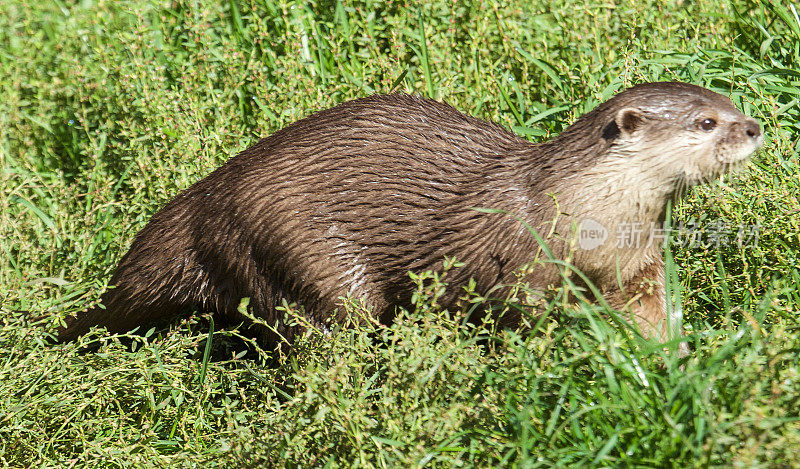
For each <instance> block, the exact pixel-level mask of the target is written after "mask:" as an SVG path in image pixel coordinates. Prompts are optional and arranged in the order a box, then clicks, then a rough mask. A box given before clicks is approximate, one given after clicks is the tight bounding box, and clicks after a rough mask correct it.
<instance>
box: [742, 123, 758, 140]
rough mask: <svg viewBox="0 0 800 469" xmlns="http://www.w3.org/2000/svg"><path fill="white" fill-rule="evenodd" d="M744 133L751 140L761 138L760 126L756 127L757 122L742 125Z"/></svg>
mask: <svg viewBox="0 0 800 469" xmlns="http://www.w3.org/2000/svg"><path fill="white" fill-rule="evenodd" d="M744 132H745V133H746V134H747V136H748V137H750V138H753V139H755V138H758V137H760V136H761V126H760V125H758V122H756V121H750V122H747V123H746V124H745V125H744Z"/></svg>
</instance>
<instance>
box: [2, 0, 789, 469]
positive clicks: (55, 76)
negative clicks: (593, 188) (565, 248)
mask: <svg viewBox="0 0 800 469" xmlns="http://www.w3.org/2000/svg"><path fill="white" fill-rule="evenodd" d="M678 4H679V5H678ZM796 8H797V7H793V6H791V3H790V2H782V1H779V0H778V1H775V2H769V3H764V4H760V3H758V2H754V1H749V0H745V1H737V2H733V3H727V2H722V3H720V2H719V1H716V2H712V1H707V0H700V1H697V2H660V1H646V2H629V3H621V4H617V3H615V2H596V3H593V4H590V5H586V4H585V3H584V2H562V1H557V0H556V1H516V2H515V1H512V2H493V1H481V0H479V1H475V2H457V1H449V2H447V1H436V2H424V3H421V4H414V3H408V2H370V1H367V2H362V3H350V2H335V1H325V2H303V3H300V2H298V3H296V4H293V3H288V2H286V3H281V2H273V1H271V0H261V1H256V0H252V1H239V0H230V1H226V2H203V1H202V0H199V1H192V2H189V1H183V0H177V1H171V2H163V1H162V2H155V1H149V0H147V1H143V2H140V1H136V2H133V1H122V2H93V1H85V0H81V1H65V0H53V1H51V2H47V1H45V2H24V1H19V0H8V1H4V2H0V96H1V97H2V99H0V162H2V173H0V188H2V195H1V196H0V253H1V254H0V302H2V326H1V327H0V344H2V345H1V346H0V462H2V463H3V464H6V465H10V466H64V465H81V466H82V465H97V464H103V465H108V466H115V467H116V466H142V465H212V466H225V467H228V466H235V465H251V464H262V465H291V464H296V465H298V466H308V465H317V466H323V465H330V466H332V467H335V466H345V467H349V466H366V467H372V466H381V467H384V466H394V467H397V466H400V467H406V466H423V465H428V466H443V467H452V466H455V465H459V466H476V465H477V466H487V465H500V466H505V465H516V466H525V467H528V466H531V467H533V466H554V465H556V466H559V465H564V466H565V465H582V466H616V465H637V466H679V467H685V466H726V467H729V466H731V465H738V466H758V465H764V466H780V465H785V466H796V465H797V459H796V457H795V456H794V454H795V453H796V449H797V448H798V447H800V420H799V418H800V410H798V409H800V376H798V375H799V374H800V319H799V318H798V313H800V293H798V285H800V203H799V202H798V197H800V176H798V174H800V164H799V163H798V151H797V150H798V147H799V146H800V139H799V138H798V132H799V131H800V19H799V18H798V14H800V11H797V9H796ZM654 80H681V81H688V82H692V83H696V84H699V85H704V86H707V87H710V88H712V89H714V90H717V91H719V92H721V93H724V94H726V95H730V96H731V98H732V99H733V101H734V102H735V103H736V105H737V106H738V107H739V108H740V109H742V110H743V111H745V112H746V113H748V114H750V115H752V116H754V117H756V118H758V119H759V120H760V121H761V122H762V123H763V125H764V128H765V131H766V134H767V142H766V144H765V148H764V149H763V150H762V151H761V152H760V153H759V154H758V155H757V156H756V158H755V159H754V161H753V163H752V164H751V166H750V168H749V169H748V170H747V171H746V172H745V173H743V174H739V175H733V176H728V177H725V179H724V180H723V181H721V182H719V183H718V184H715V185H713V186H709V187H702V188H697V189H694V190H693V191H692V192H691V193H690V194H689V195H688V197H687V198H686V200H685V201H684V202H683V203H681V204H679V206H678V207H676V210H675V220H676V222H678V223H681V222H683V223H687V224H688V223H699V224H700V225H703V226H709V224H712V223H715V222H723V223H725V224H728V225H731V226H732V225H755V224H758V225H759V226H760V238H759V243H758V245H757V246H756V247H753V248H750V249H745V250H739V249H737V248H735V247H732V246H722V247H716V246H695V247H681V246H676V247H675V248H674V249H673V254H674V257H675V266H674V267H673V268H672V269H671V273H677V277H676V278H677V283H679V284H680V291H681V293H682V303H683V308H684V312H685V327H686V329H687V331H688V332H689V338H688V340H689V343H690V345H691V346H692V347H693V349H694V351H693V353H692V355H691V357H689V358H688V359H685V360H682V361H679V360H677V359H676V358H675V356H674V354H668V353H665V352H664V351H663V350H662V348H661V347H660V346H658V345H656V344H652V343H650V342H647V341H645V340H642V339H640V338H638V337H637V336H636V334H633V333H631V332H630V331H629V330H628V329H626V328H625V327H624V326H623V325H620V324H619V323H618V322H615V321H612V322H609V321H608V320H605V319H602V318H603V317H607V314H598V313H604V312H603V311H598V310H597V308H595V307H591V306H586V305H584V306H583V307H582V308H581V309H579V310H576V311H572V312H564V311H560V312H559V311H558V310H557V311H554V312H552V314H550V315H549V316H547V317H546V318H544V319H543V320H541V321H539V322H538V323H537V324H536V325H537V326H538V327H536V328H535V329H536V330H535V331H534V332H530V331H516V332H513V331H496V330H493V328H492V325H491V324H487V325H484V326H482V327H471V326H467V325H463V324H462V321H461V317H462V316H461V315H459V314H457V313H455V312H453V313H450V312H446V311H441V310H440V309H438V308H437V307H435V305H432V304H431V302H432V299H433V298H432V297H433V296H435V293H436V291H437V289H438V288H440V287H442V286H443V285H442V283H446V276H445V277H444V280H442V278H441V277H431V276H423V277H420V278H419V279H418V281H419V282H422V284H421V285H420V286H419V293H420V295H419V298H420V303H419V305H418V306H419V307H418V308H417V309H418V311H413V312H409V313H408V314H407V315H403V316H401V317H400V318H399V319H398V321H397V322H396V323H395V324H394V325H392V326H391V327H390V328H387V329H381V328H377V329H376V328H375V327H374V326H371V325H369V324H363V323H362V324H361V325H359V326H353V327H351V328H348V329H344V330H341V331H338V333H337V334H335V335H334V336H333V337H332V338H321V337H309V338H307V340H305V341H303V342H301V343H300V344H298V351H297V353H296V354H295V355H293V356H292V357H291V358H290V359H286V360H283V361H281V362H280V363H278V364H277V365H275V364H274V362H271V361H270V360H269V358H268V357H267V356H265V352H264V351H262V350H261V349H260V348H259V347H258V346H257V344H255V343H253V342H252V341H250V340H249V339H247V338H246V337H240V336H239V334H238V332H237V331H236V330H235V329H222V330H219V329H217V330H216V331H215V332H214V334H213V337H212V338H211V339H209V330H213V328H212V327H210V326H209V324H208V319H207V318H204V317H191V318H184V320H183V321H182V322H176V323H175V324H173V325H172V326H171V327H169V328H166V329H161V330H156V331H151V332H150V333H148V334H147V335H146V336H145V337H144V338H142V337H119V336H114V337H108V336H106V335H103V334H102V333H101V332H97V333H94V334H91V335H89V336H87V337H86V338H85V339H83V343H90V342H91V343H93V344H94V345H96V346H97V347H98V348H97V349H96V351H93V352H91V353H79V350H78V349H79V344H67V345H52V344H51V343H49V341H48V337H47V336H48V334H49V333H52V331H53V326H54V324H55V322H56V321H57V320H58V318H59V317H60V316H61V315H64V314H67V313H70V312H75V311H78V310H81V309H83V308H85V307H86V306H88V305H89V304H91V303H93V302H95V301H97V298H98V297H99V294H100V292H101V291H102V289H103V288H104V284H105V282H106V281H107V279H108V276H109V275H110V272H111V270H112V269H113V267H114V265H115V261H116V260H117V259H118V258H119V256H120V255H121V254H122V253H123V252H124V250H125V249H126V246H127V245H128V244H129V242H130V241H131V239H132V237H133V235H134V234H135V233H136V231H137V230H138V229H140V228H141V227H142V226H143V225H144V224H145V223H146V221H147V220H148V218H149V217H150V216H151V215H152V214H153V213H154V212H155V211H156V210H157V209H158V208H159V207H161V206H163V205H164V204H165V203H166V202H167V201H168V200H169V199H170V198H171V197H172V196H174V195H175V194H176V193H177V192H178V191H179V190H180V189H183V188H185V187H187V186H189V185H190V184H192V183H193V182H195V181H197V180H198V179H199V178H201V177H202V176H203V175H205V174H207V173H208V172H209V171H211V170H212V169H213V168H214V167H216V166H218V165H219V164H221V163H222V162H223V161H225V160H226V159H227V158H229V157H230V156H232V155H234V154H236V153H237V152H238V151H240V150H242V149H244V148H246V147H247V146H248V145H250V144H252V143H254V142H255V141H256V140H257V139H258V138H259V137H261V136H265V135H268V134H270V133H272V132H274V131H275V130H277V129H279V128H281V127H282V126H284V125H286V124H288V123H290V122H292V121H295V120H297V119H299V118H301V117H303V116H305V115H307V114H309V113H310V112H312V111H315V110H319V109H323V108H326V107H330V106H333V105H335V104H336V103H339V102H341V101H344V100H347V99H351V98H355V97H358V96H365V95H369V94H372V93H376V92H389V91H391V90H404V91H408V92H415V93H420V94H424V95H430V96H433V97H435V98H437V99H444V100H447V101H448V102H450V103H451V104H453V105H455V106H456V107H458V108H459V109H461V110H463V111H465V112H468V113H470V114H473V115H476V116H479V117H483V118H490V119H493V120H496V121H498V122H500V123H502V124H503V125H506V126H508V127H509V128H512V129H514V130H515V131H516V132H518V133H520V134H522V135H524V136H526V137H529V138H531V139H534V140H541V139H545V138H547V137H548V136H551V135H554V134H556V133H558V132H559V131H561V130H562V129H563V128H564V127H565V126H566V125H568V124H569V123H570V122H572V121H573V120H574V119H575V118H576V117H577V116H579V115H580V114H582V113H584V112H586V111H587V110H589V109H591V108H593V107H594V106H596V105H597V104H598V103H600V102H602V101H603V100H605V99H607V98H608V97H609V96H611V95H612V94H613V93H614V92H616V91H618V90H620V89H621V88H624V87H625V86H628V85H631V84H635V83H639V82H642V81H654ZM412 288H413V285H412V283H411V280H409V289H412ZM478 307H480V305H478ZM348 308H349V309H350V310H351V311H352V314H354V315H358V314H359V313H360V310H359V308H358V307H357V305H349V306H348ZM16 310H25V311H31V312H33V314H34V315H39V314H44V315H47V316H49V317H52V318H53V319H52V320H49V321H48V322H49V325H47V326H46V327H44V328H43V327H41V326H35V325H32V324H31V315H29V314H25V313H16V312H13V311H16ZM605 313H607V312H605ZM356 322H357V321H355V320H354V323H356ZM681 366H682V368H681Z"/></svg>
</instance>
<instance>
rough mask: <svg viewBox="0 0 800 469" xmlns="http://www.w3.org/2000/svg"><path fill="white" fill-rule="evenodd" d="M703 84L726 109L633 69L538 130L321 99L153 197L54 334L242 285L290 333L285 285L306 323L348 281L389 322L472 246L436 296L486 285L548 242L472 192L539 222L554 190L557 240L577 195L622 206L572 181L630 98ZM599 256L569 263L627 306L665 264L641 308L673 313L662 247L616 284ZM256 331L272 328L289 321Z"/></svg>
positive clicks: (533, 278)
mask: <svg viewBox="0 0 800 469" xmlns="http://www.w3.org/2000/svg"><path fill="white" fill-rule="evenodd" d="M692 99H695V100H699V101H703V102H706V103H707V105H709V106H722V107H725V108H726V109H729V108H730V109H733V107H732V105H731V104H730V101H728V100H727V99H726V98H723V97H722V96H720V95H717V94H715V93H712V92H710V91H708V90H705V89H703V88H699V87H695V86H692V85H685V84H680V83H658V84H649V85H640V86H639V87H634V88H632V89H629V90H627V91H625V92H623V93H620V94H619V95H617V96H616V97H614V98H612V99H611V100H609V101H607V102H606V103H603V104H601V105H600V106H599V107H597V108H596V109H595V110H593V111H592V112H590V113H587V114H586V115H584V116H583V117H581V118H580V119H579V120H578V121H577V122H575V123H574V124H573V125H572V126H570V127H569V128H568V129H566V130H565V131H564V132H563V133H562V134H560V135H559V136H557V137H556V138H554V139H553V140H551V141H549V142H545V143H541V144H533V143H530V142H528V141H526V140H524V139H522V138H520V137H518V136H516V135H514V134H513V133H510V132H509V131H507V130H505V129H504V128H502V127H500V126H498V125H496V124H493V123H490V122H486V121H483V120H479V119H476V118H472V117H469V116H466V115H464V114H462V113H460V112H458V111H457V110H455V109H454V108H452V107H450V106H449V105H446V104H442V103H439V102H436V101H432V100H428V99H423V98H419V97H413V96H408V95H403V94H396V95H379V96H372V97H368V98H363V99H358V100H355V101H350V102H346V103H344V104H341V105H339V106H336V107H334V108H332V109H328V110H324V111H321V112H318V113H316V114H313V115H311V116H310V117H308V118H305V119H302V120H300V121H298V122H296V123H294V124H291V125H289V126H287V127H286V128H284V129H282V130H280V131H278V132H276V133H274V134H273V135H271V136H269V137H267V138H264V139H262V140H260V141H259V142H258V143H256V144H255V145H253V146H252V147H250V148H248V149H247V150H245V151H243V152H242V153H240V154H239V155H237V156H236V157H234V158H231V159H230V160H229V161H228V162H227V163H225V164H224V165H223V166H221V167H220V168H218V169H217V170H215V171H214V172H212V173H211V174H209V175H208V176H207V177H206V178H204V179H202V180H201V181H199V182H197V183H196V184H194V185H192V186H191V187H189V188H188V189H186V190H185V191H183V192H182V193H181V194H179V195H178V196H177V197H175V198H174V199H173V200H172V201H170V202H169V203H168V204H167V205H166V206H165V207H164V208H163V209H162V210H160V211H159V212H158V213H156V214H155V215H154V216H153V217H152V219H151V220H150V222H149V223H148V224H147V225H146V226H145V227H144V228H143V229H142V230H141V231H140V232H139V233H138V234H137V235H136V237H135V239H134V241H133V243H132V245H131V247H130V250H129V251H128V253H127V254H125V256H124V257H123V258H122V260H121V261H120V263H119V265H118V267H117V270H116V272H115V273H114V276H113V278H112V279H111V281H110V284H111V285H113V286H114V288H111V289H109V290H107V291H106V293H105V294H104V295H103V297H102V304H103V305H104V307H105V309H102V308H95V309H92V310H89V311H87V312H84V313H80V314H78V316H77V317H76V318H74V319H71V320H70V319H68V327H67V328H66V329H63V330H61V331H60V339H62V340H71V339H74V338H75V337H77V336H79V335H81V334H83V333H85V332H87V331H88V329H89V328H90V327H91V326H94V325H100V326H105V327H107V328H108V329H109V330H111V331H115V332H124V331H127V330H130V329H133V328H134V327H136V326H140V325H146V324H149V323H153V322H156V321H158V320H161V319H163V318H168V317H171V316H174V315H175V314H178V313H180V312H182V311H185V310H191V309H193V308H199V309H202V310H206V311H213V312H216V313H219V314H222V315H224V316H226V317H229V318H237V317H238V315H239V313H237V307H238V305H239V302H240V299H241V298H244V297H249V298H250V305H251V307H252V309H253V311H254V313H255V314H256V315H258V316H260V317H263V318H265V319H266V320H267V321H268V322H269V323H270V324H275V325H276V326H277V327H276V330H277V332H278V333H280V334H281V335H283V336H285V337H286V338H287V339H288V340H289V341H291V339H292V337H293V334H295V333H296V332H297V330H296V329H292V328H287V327H285V326H284V325H282V324H281V322H280V317H279V315H278V314H276V311H275V309H274V307H275V306H276V305H278V304H280V301H281V300H282V299H286V300H288V301H289V302H297V303H298V304H300V305H303V306H304V307H305V311H306V312H307V313H306V314H307V316H308V318H309V319H310V320H311V321H312V322H313V323H316V324H323V323H325V322H326V319H327V318H328V317H329V316H330V315H331V314H332V313H333V312H334V310H337V307H338V311H339V313H337V314H339V315H341V314H342V313H341V311H342V310H343V308H341V307H340V305H339V303H340V300H339V297H341V296H344V295H348V294H349V295H350V296H352V297H354V298H363V299H364V300H365V302H366V304H367V305H368V306H369V307H371V308H373V313H374V314H375V315H376V316H377V317H379V318H380V319H381V320H382V321H384V322H386V321H389V320H391V318H392V316H393V314H394V308H395V306H396V305H400V306H408V305H409V302H410V292H411V283H410V280H409V277H408V272H409V271H410V270H412V271H424V270H438V269H440V267H441V262H442V259H443V257H444V256H455V257H456V258H458V259H459V260H460V261H463V262H464V263H465V266H464V267H462V268H459V269H456V270H455V271H453V272H451V274H450V275H451V277H450V279H449V280H450V282H451V284H452V285H453V286H452V287H451V288H450V292H449V296H447V297H445V298H444V299H443V302H444V304H446V305H452V304H453V303H454V302H455V300H456V298H457V296H458V291H459V289H458V288H456V287H455V286H456V285H460V284H464V283H466V281H468V280H469V278H474V279H475V280H476V282H477V286H478V291H486V290H488V289H489V288H491V287H493V286H494V285H496V284H498V283H502V282H507V281H510V280H511V279H512V275H513V273H514V271H515V270H516V269H517V268H519V267H520V266H521V265H523V264H525V263H527V262H530V261H531V260H532V256H533V254H534V253H535V252H536V251H537V250H538V247H539V246H538V244H537V242H536V240H535V239H534V238H533V237H532V236H531V235H530V234H529V233H528V232H527V230H526V229H525V228H524V227H523V226H522V224H520V223H519V221H517V220H515V219H514V217H511V216H507V215H503V214H487V213H482V212H480V211H476V210H474V209H473V208H474V207H484V208H493V209H501V210H504V211H507V212H509V213H511V214H514V215H516V216H519V217H521V218H522V219H524V220H525V221H527V222H528V223H530V224H531V226H533V227H535V228H537V229H539V230H540V233H543V234H544V233H546V231H547V227H548V226H550V224H551V223H552V222H553V220H554V218H555V217H556V215H557V214H556V210H555V204H554V200H556V201H559V203H560V205H561V206H562V212H565V213H563V214H561V220H562V222H561V224H560V225H559V229H558V230H557V232H556V236H554V237H553V238H551V239H549V241H548V242H549V243H550V246H551V248H552V249H553V251H554V252H555V253H556V255H557V256H560V257H563V256H565V255H566V251H567V248H566V246H567V241H568V237H569V229H570V226H569V221H570V220H571V218H570V213H569V212H570V211H571V210H573V208H574V209H575V212H576V213H577V212H579V211H581V210H582V213H584V212H586V210H585V206H586V204H589V205H590V206H593V205H592V204H593V203H594V204H595V205H596V206H598V207H604V208H601V209H600V210H599V211H598V212H597V213H592V215H593V216H595V217H599V218H601V219H603V220H605V219H608V220H611V219H614V220H617V219H618V218H619V217H617V218H614V217H612V216H609V217H606V218H602V217H603V214H604V213H607V212H612V213H611V214H609V215H612V214H613V212H614V210H615V206H616V205H615V202H614V201H613V200H612V199H611V198H608V200H606V202H607V205H603V197H604V196H603V195H600V196H599V197H600V199H599V201H597V202H596V203H595V202H591V200H589V199H591V198H592V197H597V194H595V195H590V196H588V197H589V199H587V196H586V195H585V194H583V193H581V190H580V186H575V185H574V184H584V186H586V185H587V183H585V181H584V179H582V178H584V177H585V176H586V175H587V174H591V171H589V170H590V169H592V168H598V167H601V166H599V165H601V164H602V162H603V161H604V158H605V157H606V155H607V154H608V153H609V151H611V150H612V149H613V148H614V145H615V142H616V141H617V140H618V139H619V138H620V135H621V134H622V136H624V135H625V133H626V132H627V131H628V130H630V129H627V128H625V125H626V124H627V122H622V121H619V120H620V117H619V110H620V109H623V108H628V107H630V108H634V109H636V110H637V111H638V113H636V114H635V115H634V117H636V116H638V117H641V118H643V119H645V118H646V119H651V120H657V119H658V117H657V116H658V114H659V113H664V112H667V111H669V112H673V113H675V112H679V111H680V112H682V111H685V110H686V109H690V108H692V107H697V106H698V104H696V103H695V104H691V105H690V104H687V102H688V101H690V100H692ZM734 111H735V109H734ZM737 112H738V111H737ZM742 118H744V116H742ZM634 120H635V119H634ZM618 121H619V122H618ZM633 124H634V125H635V124H636V122H633ZM620 125H622V127H623V128H622V129H620ZM593 180H594V179H593ZM581 181H584V182H583V183H581ZM662 185H663V186H664V187H665V188H666V189H667V190H665V191H664V194H663V195H664V200H661V199H658V200H653V201H652V204H653V205H654V207H655V211H654V212H652V213H649V214H648V215H647V217H649V219H653V221H659V220H660V219H663V211H664V204H665V203H666V198H667V197H673V196H674V194H675V192H676V191H677V190H678V189H679V187H680V185H681V182H680V181H677V180H676V181H672V180H665V181H664V182H663V184H662ZM607 189H608V190H609V191H610V193H612V194H613V193H614V191H615V190H616V188H614V187H609V188H607ZM609 197H610V196H609ZM581 207H584V208H583V209H582V208H581ZM587 213H588V212H587ZM584 214H585V213H584ZM649 219H648V220H647V221H649ZM639 251H641V250H638V251H636V253H634V254H635V255H636V256H639V254H640V253H639ZM591 256H592V254H591V251H588V254H586V253H584V255H583V257H581V256H577V257H576V260H577V262H576V266H577V267H578V268H581V269H585V270H586V271H587V274H589V275H590V278H591V279H592V280H593V281H597V283H598V285H599V286H600V287H601V288H602V289H603V290H604V291H606V292H607V293H608V298H609V299H611V300H612V303H613V304H615V305H617V306H620V307H621V306H624V304H625V303H626V302H627V300H628V299H630V298H631V297H632V296H635V295H636V294H637V292H640V290H641V289H640V287H639V285H641V284H642V279H643V278H644V277H645V276H647V277H651V278H655V280H656V283H658V284H660V288H657V289H656V290H657V291H655V292H651V293H650V294H645V296H644V303H642V299H641V298H640V299H639V304H640V305H641V304H644V305H645V306H642V307H640V309H641V310H642V311H640V312H638V313H636V314H637V316H639V317H645V316H646V317H647V321H648V322H657V321H661V320H663V319H664V316H665V311H664V308H663V264H662V262H661V257H660V252H658V251H657V250H652V249H651V250H650V251H648V252H646V253H645V255H644V256H643V257H642V256H639V257H641V259H640V260H638V261H636V262H638V264H635V265H634V264H631V265H633V267H632V268H631V269H632V270H631V272H629V273H628V274H626V275H627V278H624V279H622V282H623V284H624V286H625V288H624V289H623V290H620V288H619V286H618V285H619V279H614V280H613V281H612V280H610V278H611V277H609V274H608V272H609V269H612V268H614V265H613V261H611V260H607V259H600V260H598V259H595V260H594V262H592V261H591ZM639 257H637V259H639ZM584 258H585V259H584ZM642 259H644V260H642ZM608 264H611V265H608ZM598 265H599V266H600V268H598ZM525 280H526V281H528V282H530V284H531V285H532V286H533V287H535V288H541V289H544V288H546V287H547V286H548V285H551V284H553V283H556V282H558V280H559V278H558V273H557V271H556V270H555V269H550V268H538V269H537V268H534V269H533V270H532V272H531V273H530V275H529V276H528V277H527V278H526V279H525ZM336 319H341V318H336ZM517 319H518V318H517V317H514V316H508V317H506V318H505V321H506V323H508V324H514V323H515V322H516V321H517ZM643 324H644V323H643ZM260 332H261V335H262V336H263V339H264V340H265V342H267V343H275V342H276V341H277V339H278V337H277V336H276V335H275V333H274V332H273V331H267V330H263V331H260Z"/></svg>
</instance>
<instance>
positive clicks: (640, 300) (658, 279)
mask: <svg viewBox="0 0 800 469" xmlns="http://www.w3.org/2000/svg"><path fill="white" fill-rule="evenodd" d="M664 281H665V276H664V259H663V258H662V257H661V256H658V257H657V258H656V259H655V260H653V262H651V263H650V264H648V265H646V266H645V267H644V268H642V269H641V270H640V271H639V272H638V273H637V274H636V275H634V276H633V278H631V279H630V280H629V281H628V282H627V283H625V285H624V289H623V290H617V291H616V292H613V293H611V294H610V295H608V297H607V299H608V301H609V304H610V305H611V306H612V307H614V308H615V309H619V310H627V311H629V312H630V313H631V315H632V318H633V320H635V321H636V324H637V325H638V326H639V331H641V333H642V334H643V335H644V336H645V337H649V338H653V339H658V340H660V341H662V342H664V341H666V340H668V339H669V338H670V334H669V328H670V327H672V328H673V330H676V331H681V330H682V328H681V327H680V325H679V324H672V322H678V321H680V320H681V318H680V317H678V316H679V315H675V317H671V318H668V317H667V298H666V293H665V289H664ZM679 334H681V335H682V333H681V332H679ZM688 352H689V350H688V347H687V346H686V344H685V343H681V345H680V348H679V353H680V355H681V356H686V355H688Z"/></svg>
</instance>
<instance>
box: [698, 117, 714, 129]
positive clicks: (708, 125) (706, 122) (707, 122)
mask: <svg viewBox="0 0 800 469" xmlns="http://www.w3.org/2000/svg"><path fill="white" fill-rule="evenodd" d="M716 126H717V121H715V120H714V119H703V120H701V121H700V128H701V129H703V130H706V131H708V130H714V127H716Z"/></svg>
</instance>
